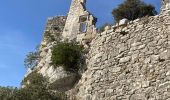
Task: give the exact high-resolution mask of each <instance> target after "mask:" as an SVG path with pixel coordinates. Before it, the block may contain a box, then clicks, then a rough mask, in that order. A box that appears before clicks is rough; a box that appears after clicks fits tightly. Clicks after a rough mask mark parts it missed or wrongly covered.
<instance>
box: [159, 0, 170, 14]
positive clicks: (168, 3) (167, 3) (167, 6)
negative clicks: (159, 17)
mask: <svg viewBox="0 0 170 100" xmlns="http://www.w3.org/2000/svg"><path fill="white" fill-rule="evenodd" d="M167 12H170V0H162V7H161V13H162V14H163V13H167Z"/></svg>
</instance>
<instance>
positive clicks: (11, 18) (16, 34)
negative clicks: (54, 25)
mask: <svg viewBox="0 0 170 100" xmlns="http://www.w3.org/2000/svg"><path fill="white" fill-rule="evenodd" d="M144 1H146V2H148V3H152V4H153V5H155V6H156V9H157V10H158V11H159V8H160V2H159V0H144ZM70 2H71V0H0V86H19V85H20V82H21V80H22V79H23V76H24V74H25V72H26V69H25V68H24V63H23V62H24V58H25V55H26V54H27V53H28V52H30V51H33V50H34V49H35V47H36V46H37V45H38V44H39V43H40V41H41V39H42V33H43V30H44V27H45V23H46V20H47V18H48V17H52V16H57V15H66V14H67V12H68V10H69V5H70ZM121 2H123V0H87V9H88V10H89V11H90V12H91V13H93V14H94V15H95V16H96V17H97V18H98V23H97V26H101V25H102V24H104V23H106V22H109V23H111V22H113V18H112V15H111V11H112V9H113V8H114V7H116V6H117V5H118V4H120V3H121Z"/></svg>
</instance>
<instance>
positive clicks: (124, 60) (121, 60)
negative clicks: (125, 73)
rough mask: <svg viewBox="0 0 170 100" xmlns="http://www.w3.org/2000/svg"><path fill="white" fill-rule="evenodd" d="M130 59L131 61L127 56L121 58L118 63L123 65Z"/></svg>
mask: <svg viewBox="0 0 170 100" xmlns="http://www.w3.org/2000/svg"><path fill="white" fill-rule="evenodd" d="M130 59H131V57H130V56H127V57H124V58H121V59H120V60H119V62H120V63H125V62H128V61H130Z"/></svg>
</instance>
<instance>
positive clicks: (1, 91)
mask: <svg viewBox="0 0 170 100" xmlns="http://www.w3.org/2000/svg"><path fill="white" fill-rule="evenodd" d="M16 91H17V89H16V88H12V87H0V100H13V96H14V95H13V93H14V92H16Z"/></svg>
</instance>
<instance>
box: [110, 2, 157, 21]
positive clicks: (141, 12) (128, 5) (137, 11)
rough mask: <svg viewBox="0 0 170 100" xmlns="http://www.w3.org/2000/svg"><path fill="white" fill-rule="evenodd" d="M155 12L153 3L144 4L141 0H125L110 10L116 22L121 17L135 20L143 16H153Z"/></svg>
mask: <svg viewBox="0 0 170 100" xmlns="http://www.w3.org/2000/svg"><path fill="white" fill-rule="evenodd" d="M156 14H157V12H156V10H155V7H154V6H153V5H150V4H146V3H144V2H143V1H141V0H125V1H124V3H122V4H120V5H119V6H118V8H115V9H113V11H112V15H113V17H114V19H115V21H117V22H118V21H119V20H121V19H123V18H127V19H128V20H135V19H137V18H141V17H144V16H153V15H156Z"/></svg>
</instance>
